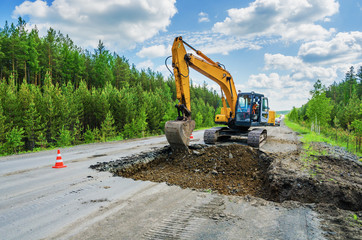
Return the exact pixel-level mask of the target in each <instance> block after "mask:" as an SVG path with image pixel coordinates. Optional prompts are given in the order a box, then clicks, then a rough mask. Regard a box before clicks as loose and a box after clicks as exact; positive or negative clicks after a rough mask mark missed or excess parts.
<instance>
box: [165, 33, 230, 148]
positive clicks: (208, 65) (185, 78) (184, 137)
mask: <svg viewBox="0 0 362 240" xmlns="http://www.w3.org/2000/svg"><path fill="white" fill-rule="evenodd" d="M185 45H186V46H188V47H189V48H191V49H192V50H193V51H194V52H195V53H196V54H197V56H195V55H193V54H191V53H187V52H186V49H185ZM172 67H173V72H174V76H175V83H176V93H177V95H176V96H177V99H178V100H179V103H178V104H177V105H176V107H177V109H178V113H179V116H178V118H177V120H176V121H168V122H167V123H166V125H165V133H166V138H167V140H168V142H169V143H170V145H171V147H172V148H173V149H187V146H188V144H189V139H190V135H191V133H192V131H193V129H194V128H195V122H194V121H193V120H192V119H191V97H190V77H189V73H190V72H189V71H190V68H192V69H194V70H196V71H197V72H199V73H201V74H203V75H204V76H206V77H208V78H210V79H211V80H213V81H215V82H216V83H217V84H218V85H219V86H220V87H221V89H222V93H223V94H224V95H225V96H226V100H227V102H228V104H229V106H230V107H228V106H227V104H226V101H225V97H224V96H222V103H223V107H222V110H221V114H219V115H217V116H216V118H215V121H216V122H220V123H224V124H225V123H226V124H227V123H228V122H229V121H232V120H233V119H234V118H235V111H232V110H231V109H235V106H236V102H237V92H236V89H235V84H234V80H233V78H232V76H231V75H230V73H229V72H228V71H226V70H225V69H224V68H223V67H222V65H221V64H219V63H218V62H214V61H212V60H211V59H210V58H208V57H207V56H206V55H204V54H203V53H202V52H201V51H198V50H196V49H194V48H193V47H192V46H190V45H189V44H187V43H186V42H185V41H183V40H182V37H176V38H175V40H174V42H173V45H172Z"/></svg>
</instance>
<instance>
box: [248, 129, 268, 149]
mask: <svg viewBox="0 0 362 240" xmlns="http://www.w3.org/2000/svg"><path fill="white" fill-rule="evenodd" d="M266 138H267V131H266V129H264V128H257V129H253V130H251V131H250V132H249V134H248V145H249V146H251V147H256V148H259V147H260V146H261V145H262V144H264V143H265V140H266Z"/></svg>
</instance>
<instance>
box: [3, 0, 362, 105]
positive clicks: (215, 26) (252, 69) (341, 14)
mask: <svg viewBox="0 0 362 240" xmlns="http://www.w3.org/2000/svg"><path fill="white" fill-rule="evenodd" d="M0 11H1V14H0V23H1V26H3V25H4V23H5V21H6V20H7V21H8V22H17V18H18V17H19V16H22V17H23V18H24V19H25V20H26V21H27V23H28V27H29V28H32V27H34V26H35V25H36V26H37V27H38V29H39V31H40V33H41V34H45V33H46V30H47V29H48V28H49V27H52V28H54V29H56V30H59V31H61V32H62V33H63V34H68V35H69V36H70V37H71V38H72V39H73V40H74V41H75V43H76V44H77V45H78V46H80V47H82V48H87V49H93V48H95V47H96V46H97V44H98V40H99V39H101V40H102V41H103V42H104V44H105V45H106V47H107V48H108V49H110V50H111V51H115V52H117V53H118V54H120V55H124V56H125V57H126V58H127V59H129V61H130V63H133V64H135V65H136V66H137V67H138V68H139V69H141V68H147V67H150V68H151V69H153V70H155V71H160V72H162V73H163V74H164V75H165V76H168V75H169V73H168V71H167V69H166V68H165V66H164V59H165V58H166V57H167V56H169V55H170V54H171V49H170V48H171V45H172V42H173V39H174V38H175V37H176V36H179V35H182V36H183V39H184V40H185V41H186V42H188V43H189V44H191V45H192V46H194V47H195V48H197V49H198V50H201V51H202V52H204V53H205V54H206V55H208V56H209V57H210V58H211V59H213V60H214V61H217V62H220V63H222V64H224V65H225V67H226V69H227V70H228V71H229V72H230V73H231V74H232V76H233V78H234V81H235V84H236V88H237V89H238V90H241V91H255V92H259V93H264V94H265V95H267V96H268V97H269V101H270V105H271V108H272V109H275V110H288V109H291V108H292V107H293V106H296V107H300V106H301V105H302V104H304V103H306V102H307V100H308V98H309V97H310V95H309V91H310V90H311V89H312V88H313V84H314V82H315V81H316V80H317V79H320V80H321V81H322V82H323V84H325V85H326V86H329V85H330V84H332V83H333V82H334V81H336V82H338V81H340V80H341V79H343V77H344V74H345V72H346V71H347V70H348V69H349V67H350V66H354V67H355V69H357V68H358V67H359V66H362V25H361V23H362V1H361V0H344V1H342V0H340V1H338V0H298V1H296V0H255V1H240V0H239V1H236V0H224V1H210V0H199V1H191V0H182V1H175V0H103V1H99V0H77V1H73V0H54V1H50V0H48V1H42V0H37V1H20V0H15V1H14V0H3V1H1V3H0ZM190 76H191V78H192V80H193V82H194V83H195V84H203V82H204V81H206V83H207V84H208V86H209V87H210V88H213V89H215V90H217V91H219V87H218V85H217V84H216V83H214V82H213V81H211V80H208V79H207V78H205V77H203V76H202V75H200V74H198V73H196V72H194V71H191V73H190Z"/></svg>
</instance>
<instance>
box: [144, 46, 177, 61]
mask: <svg viewBox="0 0 362 240" xmlns="http://www.w3.org/2000/svg"><path fill="white" fill-rule="evenodd" d="M169 55H171V45H168V46H167V47H166V46H165V45H163V44H161V45H153V46H150V47H143V48H142V49H141V50H140V51H139V52H138V53H137V56H139V57H141V58H145V57H148V58H156V57H165V56H169Z"/></svg>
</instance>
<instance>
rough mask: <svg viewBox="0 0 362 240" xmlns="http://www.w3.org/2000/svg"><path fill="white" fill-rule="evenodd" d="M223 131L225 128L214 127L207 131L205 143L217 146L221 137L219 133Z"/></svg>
mask: <svg viewBox="0 0 362 240" xmlns="http://www.w3.org/2000/svg"><path fill="white" fill-rule="evenodd" d="M222 129H223V127H213V128H210V129H207V130H205V132H204V142H205V143H206V144H215V143H216V142H217V139H218V137H219V132H220V131H221V130H222Z"/></svg>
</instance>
